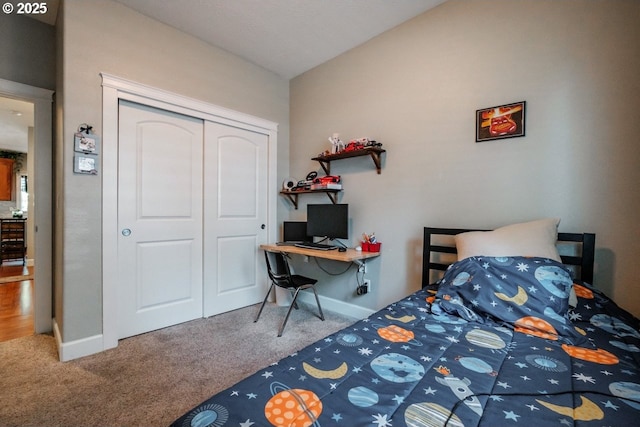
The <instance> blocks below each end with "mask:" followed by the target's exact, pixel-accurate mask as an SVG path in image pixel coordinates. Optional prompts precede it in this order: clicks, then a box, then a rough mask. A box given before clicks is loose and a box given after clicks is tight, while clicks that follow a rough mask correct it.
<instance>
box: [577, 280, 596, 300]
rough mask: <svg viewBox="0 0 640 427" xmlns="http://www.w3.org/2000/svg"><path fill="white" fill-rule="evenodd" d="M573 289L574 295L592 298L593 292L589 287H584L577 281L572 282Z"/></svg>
mask: <svg viewBox="0 0 640 427" xmlns="http://www.w3.org/2000/svg"><path fill="white" fill-rule="evenodd" d="M573 290H574V291H575V292H576V296H578V297H580V298H584V299H593V292H591V290H590V289H588V288H585V287H584V286H582V285H578V284H577V283H574V284H573Z"/></svg>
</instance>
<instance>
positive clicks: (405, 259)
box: [282, 0, 640, 315]
mask: <svg viewBox="0 0 640 427" xmlns="http://www.w3.org/2000/svg"><path fill="white" fill-rule="evenodd" d="M498 12H499V13H498ZM639 17H640V2H635V1H626V0H618V1H608V2H592V1H588V0H571V1H562V2H557V1H550V0H549V1H540V0H523V1H518V2H514V1H509V0H483V1H448V2H446V3H444V4H442V5H440V6H438V7H437V8H435V9H433V10H431V11H429V12H426V13H425V14H423V15H421V16H419V17H417V18H415V19H413V20H411V21H409V22H407V23H405V24H403V25H401V26H399V27H396V28H395V29H392V30H391V31H389V32H387V33H385V34H383V35H381V36H379V37H377V38H375V39H373V40H371V41H369V42H368V43H366V44H364V45H361V46H360V47H358V48H356V49H353V50H351V51H349V52H347V53H346V54H343V55H341V56H339V57H337V58H335V59H333V60H331V61H329V62H327V63H325V64H323V65H321V66H319V67H317V68H315V69H313V70H311V71H309V72H307V73H305V74H303V75H301V76H299V77H297V78H295V79H293V80H292V81H291V85H290V91H291V107H290V108H291V116H290V117H291V148H290V150H291V151H290V153H291V157H290V165H291V170H290V174H291V176H293V177H295V178H297V179H300V178H302V177H304V176H305V175H306V174H307V172H309V171H310V170H320V168H319V166H318V164H317V163H314V162H312V161H311V160H310V158H311V157H313V156H314V155H316V154H317V153H319V152H321V151H323V150H324V149H326V148H328V146H329V145H328V142H327V137H328V136H330V135H331V134H332V133H333V132H339V133H340V134H341V136H342V137H343V139H346V140H348V139H351V138H357V137H364V136H367V137H370V138H373V139H377V140H378V141H380V142H382V143H383V144H384V148H386V149H387V153H386V158H385V161H384V166H383V171H382V174H381V175H376V173H375V171H374V170H373V164H372V162H371V160H369V159H368V158H364V157H363V158H358V159H351V160H340V161H338V162H334V163H332V172H333V173H334V174H339V175H342V178H343V182H344V187H345V191H344V192H343V193H344V194H343V195H342V196H341V199H340V201H341V202H343V203H349V205H350V210H351V217H352V236H353V239H352V242H349V243H351V244H353V243H354V241H355V240H356V239H357V238H358V236H359V235H360V234H361V233H362V232H365V231H375V232H376V234H377V235H378V236H379V239H380V240H381V241H382V242H383V244H382V256H381V257H380V258H378V259H377V260H375V261H372V262H370V272H369V273H368V274H367V276H368V277H370V278H371V279H372V280H373V286H374V292H373V293H372V294H369V295H367V296H363V297H356V296H354V294H353V290H354V287H355V278H354V274H352V272H353V271H354V270H351V272H350V273H349V274H346V275H343V276H338V277H333V276H331V277H330V276H328V275H327V274H319V270H317V268H315V265H311V266H309V265H307V264H304V263H301V262H300V263H298V264H297V265H296V268H297V271H298V272H302V273H303V274H309V275H315V276H316V277H319V278H321V280H322V281H323V282H324V284H323V285H322V293H323V294H325V295H329V296H331V297H333V298H336V299H340V300H345V301H347V302H351V303H353V304H356V305H360V306H363V307H368V308H372V309H375V308H379V307H381V306H383V305H384V304H386V303H389V302H391V301H393V300H395V299H397V298H399V297H401V296H403V295H405V294H407V293H408V292H409V291H412V290H415V289H418V288H419V286H420V281H421V273H420V266H421V264H420V263H421V244H422V227H423V226H425V225H432V226H449V227H496V226H500V225H504V224H508V223H512V222H518V221H525V220H531V219H536V218H541V217H547V216H559V217H561V218H562V222H561V224H560V229H561V231H572V232H575V231H589V232H595V233H597V238H596V245H597V252H596V278H595V283H596V285H597V286H599V287H600V288H602V289H604V290H605V291H606V292H607V293H608V294H610V295H611V296H612V297H613V298H614V299H615V300H616V301H617V302H618V303H619V304H620V305H622V306H623V307H625V308H627V309H629V310H631V311H632V312H633V313H635V314H636V315H640V292H637V291H636V289H637V288H638V285H637V282H638V279H637V277H636V269H635V268H634V265H635V264H636V263H637V262H638V261H637V257H638V256H640V244H639V239H640V225H639V223H638V221H637V219H638V212H639V211H640V192H639V191H638V189H637V186H638V183H639V182H640V144H638V142H637V140H638V135H640V121H638V120H637V111H638V108H639V107H640V105H639V104H640V102H639V101H638V100H639V99H640V84H639V81H638V78H637V76H638V75H640V55H638V52H640V25H638V23H639V22H640V20H639V19H638V18H639ZM516 101H526V102H527V113H526V120H527V122H526V136H525V137H522V138H513V139H508V140H503V141H492V142H484V143H475V110H477V109H480V108H485V107H491V106H495V105H500V104H505V103H510V102H516ZM304 201H305V202H309V203H311V202H313V203H325V202H328V199H326V197H325V196H323V195H311V196H308V197H306V198H305V199H304ZM282 203H283V204H285V205H286V204H287V202H286V201H285V200H284V199H283V200H282ZM287 206H289V205H287ZM289 209H290V214H289V217H290V218H298V219H303V218H304V209H305V205H304V204H303V205H302V206H301V208H300V210H299V211H294V210H293V209H292V208H291V207H289ZM328 269H329V270H332V271H339V270H340V266H337V265H336V266H331V265H330V266H328Z"/></svg>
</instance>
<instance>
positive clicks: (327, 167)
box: [318, 160, 331, 175]
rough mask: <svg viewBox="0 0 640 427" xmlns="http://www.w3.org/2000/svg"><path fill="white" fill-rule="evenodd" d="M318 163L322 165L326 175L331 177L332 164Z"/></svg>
mask: <svg viewBox="0 0 640 427" xmlns="http://www.w3.org/2000/svg"><path fill="white" fill-rule="evenodd" d="M318 163H320V166H322V169H324V173H325V174H326V175H331V162H326V161H324V160H318Z"/></svg>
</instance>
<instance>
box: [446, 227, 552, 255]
mask: <svg viewBox="0 0 640 427" xmlns="http://www.w3.org/2000/svg"><path fill="white" fill-rule="evenodd" d="M559 223H560V218H545V219H540V220H537V221H530V222H523V223H519V224H512V225H506V226H504V227H500V228H496V229H495V230H493V231H470V232H467V233H460V234H458V235H456V236H455V242H456V247H457V249H458V259H459V260H462V259H465V258H469V257H472V256H483V255H484V256H494V257H507V256H530V257H542V258H550V259H553V260H556V261H558V262H562V261H561V259H560V255H558V249H556V240H557V239H558V224H559Z"/></svg>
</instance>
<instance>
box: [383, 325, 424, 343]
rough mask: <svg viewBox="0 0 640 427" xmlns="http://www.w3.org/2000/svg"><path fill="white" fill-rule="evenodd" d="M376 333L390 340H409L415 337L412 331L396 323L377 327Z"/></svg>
mask: <svg viewBox="0 0 640 427" xmlns="http://www.w3.org/2000/svg"><path fill="white" fill-rule="evenodd" d="M378 335H380V336H381V337H382V338H384V339H385V340H387V341H391V342H409V341H411V340H412V339H413V338H414V337H415V335H414V334H413V332H411V331H408V330H406V329H404V328H401V327H400V326H396V325H389V326H387V327H385V328H380V329H378Z"/></svg>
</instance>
